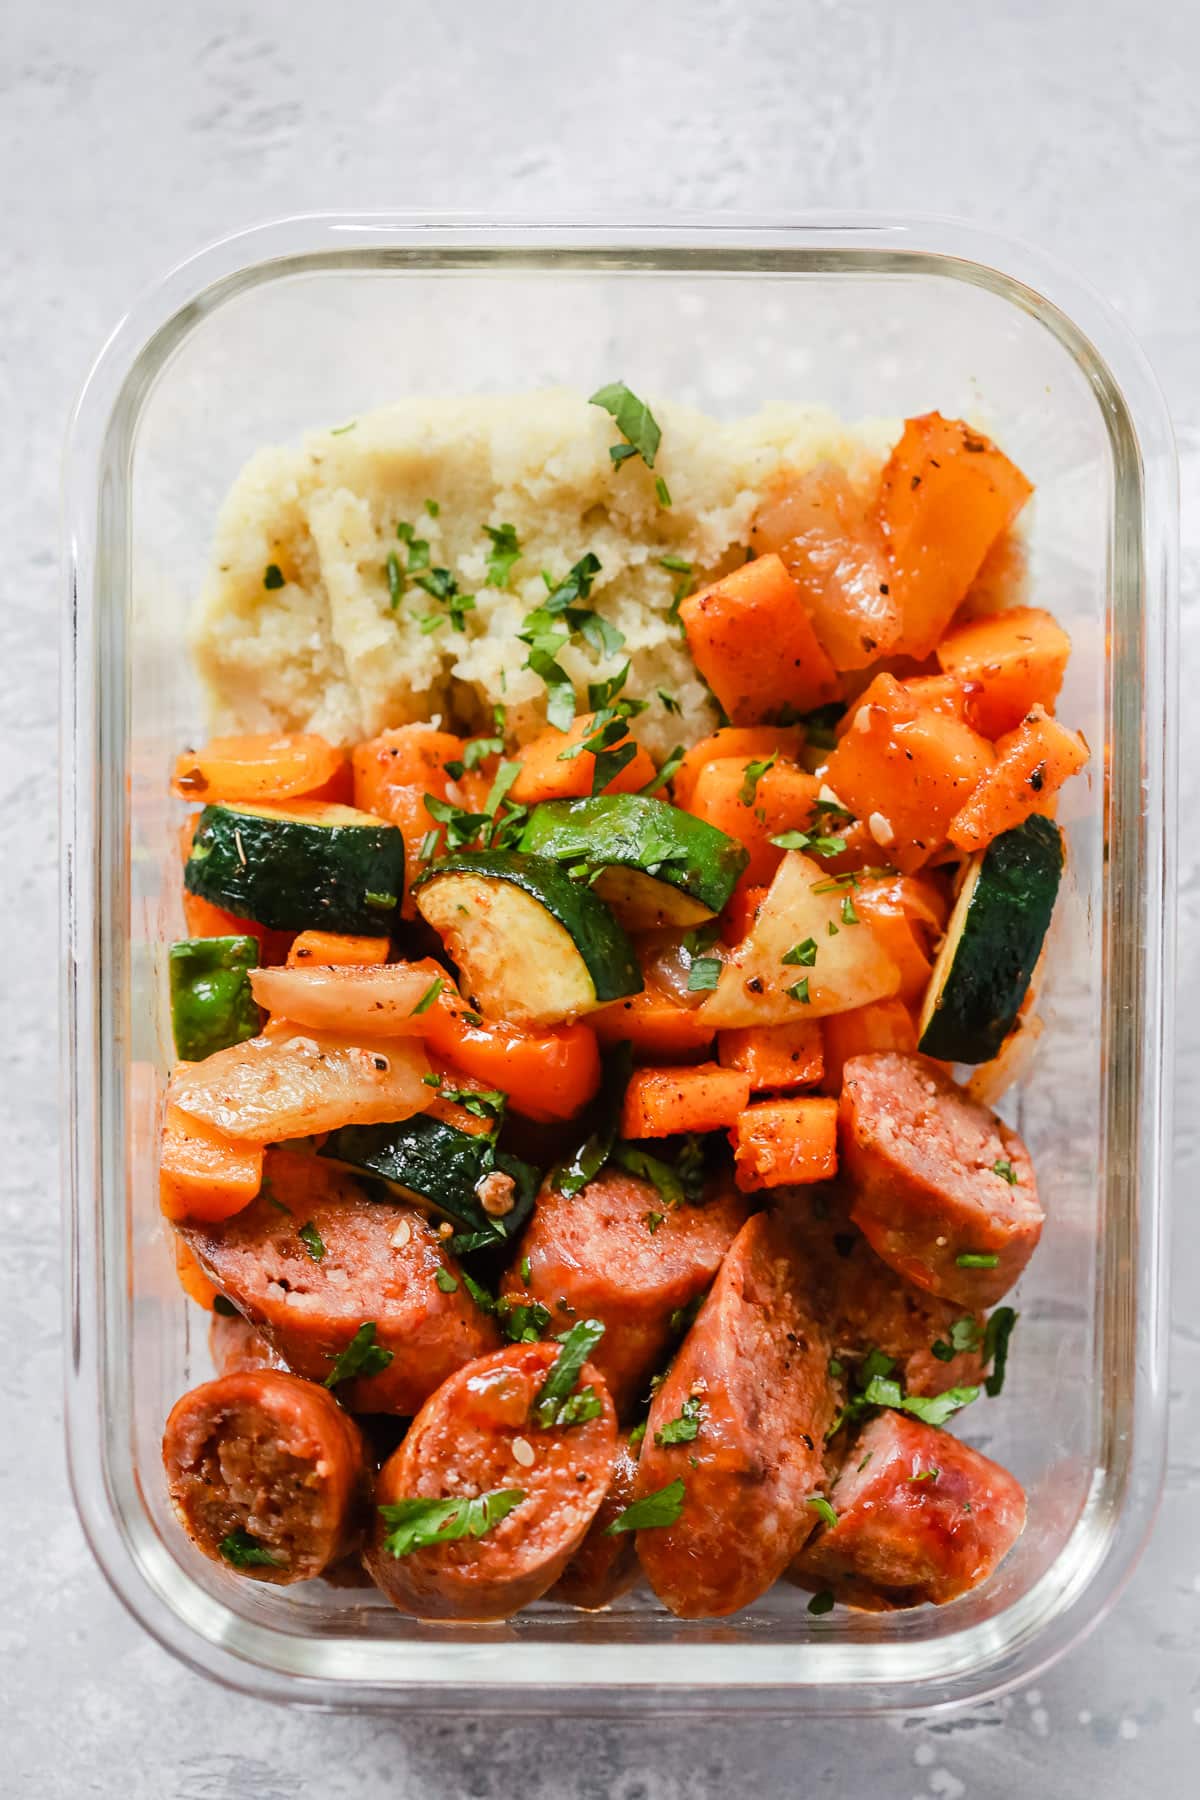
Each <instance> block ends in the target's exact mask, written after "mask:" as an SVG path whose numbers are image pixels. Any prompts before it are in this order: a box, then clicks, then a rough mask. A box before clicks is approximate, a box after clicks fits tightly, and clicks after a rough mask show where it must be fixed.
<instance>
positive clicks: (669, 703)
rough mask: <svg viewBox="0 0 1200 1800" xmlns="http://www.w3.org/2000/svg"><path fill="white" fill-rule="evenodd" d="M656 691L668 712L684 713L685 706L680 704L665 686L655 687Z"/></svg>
mask: <svg viewBox="0 0 1200 1800" xmlns="http://www.w3.org/2000/svg"><path fill="white" fill-rule="evenodd" d="M654 691H655V693H656V694H657V695H658V697H659V699H660V700H661V702H662V704H663V707H664V709H665V711H667V712H668V713H682V711H683V708H682V706H680V704H679V702H678V700H677V699H676V698H675V696H674V694H668V692H667V690H666V689H665V688H655V690H654Z"/></svg>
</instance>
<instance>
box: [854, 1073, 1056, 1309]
mask: <svg viewBox="0 0 1200 1800" xmlns="http://www.w3.org/2000/svg"><path fill="white" fill-rule="evenodd" d="M839 1135H840V1138H841V1150H842V1168H843V1170H844V1171H845V1173H846V1174H847V1175H848V1176H849V1179H850V1181H851V1183H852V1184H853V1186H854V1188H855V1190H856V1192H855V1200H854V1208H853V1213H852V1217H853V1218H854V1221H855V1223H856V1224H857V1225H858V1226H859V1227H860V1228H861V1230H862V1231H863V1232H865V1234H866V1236H867V1237H868V1238H869V1239H870V1241H871V1244H872V1246H873V1247H874V1249H875V1250H876V1251H877V1252H878V1254H879V1255H880V1256H881V1257H882V1258H883V1260H884V1262H886V1263H890V1264H891V1266H892V1268H893V1269H895V1270H896V1271H897V1272H898V1273H899V1274H901V1275H903V1276H904V1278H905V1279H906V1280H907V1281H911V1282H913V1283H914V1284H915V1285H916V1286H917V1287H920V1288H925V1289H927V1290H928V1291H929V1292H930V1293H931V1294H940V1295H942V1296H943V1297H944V1298H945V1299H947V1300H957V1301H959V1302H960V1303H961V1304H962V1305H964V1306H992V1305H994V1304H995V1302H996V1301H997V1300H999V1299H1001V1298H1002V1296H1003V1295H1005V1294H1006V1293H1007V1292H1008V1290H1009V1288H1010V1287H1012V1285H1013V1283H1014V1282H1015V1281H1016V1279H1017V1277H1018V1276H1019V1275H1020V1273H1021V1271H1022V1269H1023V1268H1024V1267H1025V1264H1026V1263H1027V1262H1028V1261H1029V1258H1030V1257H1031V1256H1032V1255H1033V1252H1034V1249H1035V1248H1036V1245H1037V1241H1038V1238H1039V1237H1040V1236H1041V1231H1042V1221H1043V1219H1044V1217H1045V1215H1044V1214H1043V1212H1042V1209H1041V1206H1040V1205H1039V1204H1038V1196H1037V1182H1036V1180H1035V1178H1034V1173H1033V1164H1032V1163H1031V1162H1030V1160H1029V1152H1028V1150H1026V1148H1025V1145H1024V1144H1023V1143H1022V1141H1021V1139H1020V1138H1019V1137H1018V1136H1017V1134H1016V1132H1015V1131H1013V1130H1011V1129H1010V1128H1009V1126H1007V1125H1005V1124H1004V1123H1003V1122H1002V1120H1000V1119H998V1118H997V1117H996V1115H995V1113H993V1112H991V1111H989V1109H988V1108H987V1107H986V1106H980V1105H979V1104H977V1102H975V1101H974V1100H970V1099H968V1097H967V1095H966V1094H964V1092H963V1091H962V1089H961V1088H960V1087H958V1086H956V1084H955V1083H954V1082H953V1081H951V1080H950V1079H949V1078H948V1076H946V1075H944V1074H943V1073H942V1071H941V1069H940V1068H938V1066H937V1065H936V1064H935V1063H932V1062H930V1061H929V1060H928V1059H927V1058H926V1057H923V1056H902V1055H899V1054H897V1053H895V1052H893V1051H884V1052H881V1053H879V1054H877V1055H873V1056H855V1057H851V1059H850V1061H849V1062H848V1063H847V1064H846V1068H845V1074H844V1076H843V1081H842V1097H841V1106H840V1132H839ZM976 1259H978V1260H976Z"/></svg>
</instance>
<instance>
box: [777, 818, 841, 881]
mask: <svg viewBox="0 0 1200 1800" xmlns="http://www.w3.org/2000/svg"><path fill="white" fill-rule="evenodd" d="M771 842H772V843H773V844H775V845H777V846H778V848H779V849H780V850H810V851H811V852H812V854H813V855H814V856H840V855H841V854H842V851H843V850H844V849H845V848H846V840H845V838H844V837H822V836H814V835H813V833H812V832H810V831H781V832H780V833H779V835H778V836H777V837H773V838H772V839H771ZM816 891H817V890H816V889H815V888H814V889H813V892H814V893H816Z"/></svg>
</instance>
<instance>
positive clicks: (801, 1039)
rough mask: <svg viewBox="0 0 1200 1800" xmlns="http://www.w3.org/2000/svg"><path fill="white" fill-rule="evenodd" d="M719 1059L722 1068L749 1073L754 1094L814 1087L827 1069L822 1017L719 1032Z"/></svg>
mask: <svg viewBox="0 0 1200 1800" xmlns="http://www.w3.org/2000/svg"><path fill="white" fill-rule="evenodd" d="M717 1059H718V1061H719V1062H720V1064H721V1066H722V1068H726V1069H741V1070H742V1071H743V1072H744V1073H745V1074H747V1075H748V1076H749V1077H750V1087H751V1089H752V1091H753V1092H754V1093H759V1092H762V1091H764V1090H772V1089H781V1088H799V1087H813V1086H815V1085H816V1083H817V1082H818V1081H820V1079H821V1075H822V1073H823V1071H824V1068H825V1055H824V1047H823V1045H822V1041H821V1023H820V1020H819V1019H808V1020H802V1021H801V1022H799V1023H798V1024H795V1025H748V1026H745V1027H742V1028H739V1029H733V1030H730V1031H722V1032H718V1034H717Z"/></svg>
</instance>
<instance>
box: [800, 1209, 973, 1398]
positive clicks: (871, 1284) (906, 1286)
mask: <svg viewBox="0 0 1200 1800" xmlns="http://www.w3.org/2000/svg"><path fill="white" fill-rule="evenodd" d="M815 1196H816V1190H814V1189H812V1188H798V1189H795V1190H792V1193H791V1194H789V1195H788V1201H789V1209H788V1215H787V1216H788V1219H789V1222H791V1223H794V1225H795V1229H796V1231H797V1233H798V1235H799V1237H800V1239H801V1242H802V1243H803V1246H804V1252H805V1257H806V1260H807V1262H808V1267H809V1274H810V1278H811V1280H812V1283H813V1291H814V1302H815V1304H816V1307H817V1311H818V1312H819V1313H820V1315H821V1317H822V1319H824V1321H825V1323H826V1326H827V1328H828V1331H829V1339H830V1343H831V1345H832V1348H833V1356H834V1359H835V1361H836V1362H838V1363H841V1364H842V1366H843V1369H844V1370H845V1371H847V1372H852V1371H853V1369H854V1367H855V1365H856V1364H858V1363H861V1361H862V1360H863V1358H864V1357H865V1356H866V1355H867V1353H868V1351H870V1350H881V1351H882V1352H883V1354H884V1355H885V1356H888V1357H890V1358H891V1359H892V1361H893V1363H894V1364H895V1365H896V1367H895V1370H894V1371H893V1372H894V1374H895V1375H896V1376H897V1378H898V1379H899V1380H900V1381H901V1382H902V1384H903V1386H904V1389H905V1392H906V1393H909V1394H919V1395H929V1394H940V1393H941V1392H942V1390H943V1388H948V1387H970V1386H972V1385H974V1384H975V1383H977V1382H978V1381H979V1380H980V1379H981V1377H982V1373H983V1361H982V1358H981V1356H980V1350H979V1345H980V1344H981V1342H982V1338H983V1323H984V1321H983V1315H982V1313H978V1312H975V1311H974V1310H970V1309H964V1308H963V1307H962V1306H961V1305H959V1304H957V1303H956V1302H955V1301H953V1300H941V1299H939V1298H938V1296H937V1295H936V1294H928V1293H926V1292H925V1291H924V1290H923V1289H921V1288H915V1287H913V1285H912V1283H911V1282H908V1281H905V1280H904V1278H903V1277H902V1276H900V1275H897V1274H896V1272H895V1270H894V1269H890V1268H889V1267H888V1265H887V1264H886V1263H885V1262H883V1261H882V1260H881V1258H880V1257H878V1256H876V1254H875V1252H874V1250H872V1248H871V1246H870V1244H869V1243H868V1242H867V1240H866V1238H865V1237H864V1236H863V1234H862V1232H861V1231H859V1230H858V1228H857V1227H856V1226H855V1225H854V1224H852V1223H851V1220H850V1216H849V1206H848V1203H847V1202H846V1201H845V1200H844V1199H843V1197H842V1196H841V1195H840V1194H839V1193H837V1192H836V1191H834V1190H830V1189H822V1190H821V1191H820V1195H819V1213H814V1212H813V1211H812V1210H811V1208H812V1202H813V1199H814V1197H815ZM793 1199H794V1210H793V1207H792V1205H791V1204H790V1203H791V1202H792V1201H793ZM964 1317H966V1318H968V1319H969V1320H970V1322H971V1324H972V1325H973V1327H974V1337H975V1342H976V1348H974V1349H970V1350H960V1351H958V1352H957V1353H956V1354H954V1355H945V1354H943V1356H942V1357H939V1356H936V1355H935V1354H934V1350H933V1346H934V1345H935V1344H937V1345H938V1346H939V1348H940V1349H941V1350H942V1351H943V1353H945V1352H948V1351H949V1350H950V1349H951V1347H952V1339H953V1334H954V1327H955V1324H956V1323H958V1324H961V1321H962V1320H963V1318H964ZM961 1335H963V1334H962V1333H961V1332H960V1336H961ZM968 1335H970V1334H968Z"/></svg>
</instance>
